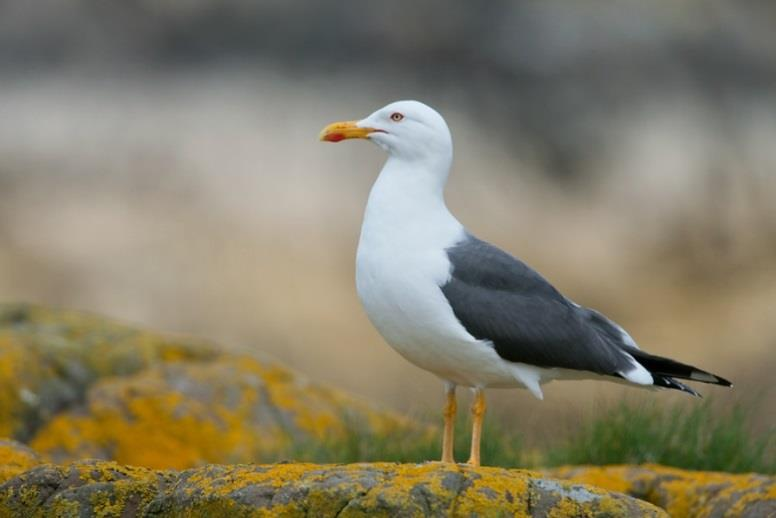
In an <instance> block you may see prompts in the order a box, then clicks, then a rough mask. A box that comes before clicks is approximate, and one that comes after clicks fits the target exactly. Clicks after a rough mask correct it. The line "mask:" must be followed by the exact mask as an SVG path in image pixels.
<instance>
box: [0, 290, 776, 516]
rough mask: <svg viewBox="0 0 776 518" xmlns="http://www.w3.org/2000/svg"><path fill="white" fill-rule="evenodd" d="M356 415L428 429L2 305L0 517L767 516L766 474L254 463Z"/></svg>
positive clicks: (321, 437)
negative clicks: (537, 470)
mask: <svg viewBox="0 0 776 518" xmlns="http://www.w3.org/2000/svg"><path fill="white" fill-rule="evenodd" d="M354 419H355V420H358V422H359V423H361V425H362V426H364V427H365V430H367V431H368V433H370V434H373V436H374V437H375V438H379V437H386V436H394V437H401V436H402V435H401V434H402V433H407V432H409V431H412V432H413V433H426V432H427V433H431V434H433V433H436V430H434V429H433V427H428V426H426V425H423V424H418V423H414V422H412V421H410V420H407V419H404V418H402V417H400V416H397V415H394V414H392V413H390V412H386V411H383V410H379V409H375V407H373V406H372V405H369V404H367V403H366V402H364V401H361V400H359V399H357V398H354V397H352V396H349V395H347V394H344V393H342V392H340V391H337V390H334V389H331V388H328V387H324V386H319V385H316V384H313V383H309V382H307V381H305V380H304V379H303V378H302V377H300V376H299V375H297V374H294V373H293V372H292V371H290V370H288V369H286V368H284V367H281V366H278V365H275V364H273V363H271V362H267V361H263V360H261V359H259V358H257V357H254V356H236V355H229V354H225V353H222V352H221V350H220V348H218V347H217V346H215V345H213V344H208V343H203V342H201V341H198V340H194V339H191V338H186V337H170V336H164V335H159V334H155V333H150V332H145V331H140V330H136V329H133V328H131V327H128V326H125V325H122V324H118V323H115V322H112V321H108V320H105V319H102V318H99V317H95V316H92V315H85V314H81V313H76V312H69V311H58V310H49V309H44V308H37V307H30V306H24V305H0V436H4V437H6V438H7V439H3V440H0V516H306V515H313V516H340V515H341V516H365V515H369V516H372V515H378V516H380V515H382V516H428V515H431V516H448V515H452V516H609V517H613V516H666V513H668V515H670V516H674V517H682V516H687V517H712V516H713V517H718V516H719V517H721V516H726V517H727V516H730V517H732V516H746V517H762V516H772V515H776V479H774V477H769V476H763V475H756V474H746V475H730V474H725V473H704V472H691V471H684V470H678V469H671V468H665V467H661V466H606V467H566V468H559V469H553V470H545V471H543V472H541V473H537V472H530V471H524V470H514V469H502V468H472V467H468V466H464V465H443V464H439V463H427V464H393V463H372V464H368V463H361V464H349V465H318V464H307V463H295V462H282V463H275V464H253V463H255V462H262V461H264V462H266V461H267V460H268V459H277V458H285V457H283V456H284V455H286V454H287V452H289V451H292V449H291V448H292V446H293V445H294V444H299V443H302V442H305V441H322V442H325V441H330V440H332V438H336V437H338V436H344V435H345V434H346V433H347V428H348V426H349V423H352V422H353V421H354ZM279 456H280V457H279ZM84 459H90V460H84Z"/></svg>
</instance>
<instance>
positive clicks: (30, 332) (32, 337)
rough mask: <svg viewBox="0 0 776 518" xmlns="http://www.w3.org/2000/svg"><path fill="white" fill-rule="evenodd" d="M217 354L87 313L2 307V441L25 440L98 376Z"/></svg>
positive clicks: (186, 341)
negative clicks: (10, 438) (4, 439)
mask: <svg viewBox="0 0 776 518" xmlns="http://www.w3.org/2000/svg"><path fill="white" fill-rule="evenodd" d="M216 355H217V349H216V348H215V346H213V345H210V344H207V343H205V342H201V341H197V340H192V339H183V338H177V337H170V336H164V335H161V334H157V333H152V332H147V331H140V330H136V329H133V328H131V327H128V326H125V325H123V324H119V323H116V322H113V321H111V320H108V319H104V318H99V317H96V316H93V315H89V314H85V313H78V312H73V311H63V310H52V309H45V308H40V307H35V306H28V305H22V304H0V436H6V437H9V436H10V437H14V438H16V439H18V440H21V441H26V440H28V439H29V438H30V437H32V436H33V435H34V434H35V432H36V431H37V429H38V428H39V427H40V426H41V425H42V424H43V423H45V422H47V421H48V420H49V419H50V418H51V417H52V416H53V415H55V414H56V413H57V412H60V411H62V410H63V409H67V408H70V407H72V406H74V405H76V404H79V403H80V402H82V401H83V399H84V397H85V394H86V391H87V389H88V388H89V387H90V386H91V384H92V383H94V382H95V381H96V380H98V379H100V378H104V377H108V376H126V375H130V374H133V373H136V372H138V371H141V370H143V369H145V368H147V367H149V366H152V365H156V364H158V363H160V362H165V361H183V360H199V361H205V360H208V359H211V358H214V357H215V356H216Z"/></svg>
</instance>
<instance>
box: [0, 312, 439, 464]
mask: <svg viewBox="0 0 776 518" xmlns="http://www.w3.org/2000/svg"><path fill="white" fill-rule="evenodd" d="M354 422H357V423H359V425H361V426H362V428H363V429H364V430H368V431H369V433H375V434H378V435H379V434H383V435H384V434H385V433H388V432H391V433H394V432H395V433H402V431H406V430H415V429H421V428H423V429H425V427H424V426H423V425H417V424H415V423H413V422H411V421H409V420H407V419H403V418H401V417H399V416H396V415H394V414H391V413H390V412H384V411H379V410H376V409H375V407H374V406H372V405H369V404H367V403H365V402H363V401H360V400H358V399H357V398H354V397H352V396H348V395H346V394H344V393H342V392H340V391H337V390H334V389H331V388H327V387H322V386H320V385H316V384H312V383H309V382H307V381H305V380H304V379H303V378H302V377H300V376H298V375H296V374H294V373H292V372H291V371H289V370H288V369H285V368H283V367H280V366H278V365H275V364H272V363H269V362H265V361H260V360H258V359H257V358H255V357H253V356H245V355H232V354H228V353H226V352H223V351H220V350H219V349H218V348H217V347H216V346H214V345H212V344H208V343H204V342H201V341H198V340H193V339H190V338H183V337H169V336H165V335H162V334H158V333H152V332H146V331H141V330H137V329H133V328H131V327H128V326H126V325H123V324H120V323H116V322H113V321H111V320H109V319H104V318H100V317H97V316H94V315H89V314H85V313H79V312H73V311H61V310H50V309H45V308H40V307H35V306H27V305H3V304H0V436H2V435H3V434H4V435H5V436H9V437H13V438H15V439H19V440H22V441H24V442H29V443H30V444H32V445H33V447H34V448H35V449H36V450H38V451H39V452H40V453H41V454H43V455H44V457H45V458H47V459H49V460H53V461H55V462H66V461H73V460H77V459H79V458H84V457H95V458H101V459H113V460H117V461H120V462H122V463H128V464H134V465H142V466H147V467H152V468H178V469H182V468H187V467H193V466H200V465H203V464H207V463H212V462H225V463H230V462H231V463H234V462H255V461H275V460H279V459H282V458H284V456H285V455H286V452H288V451H289V450H290V449H291V448H292V447H294V445H298V444H300V443H305V441H307V442H313V441H314V442H316V443H327V442H334V441H336V440H338V439H341V438H342V437H343V436H344V435H346V434H347V433H350V432H351V429H350V426H351V425H352V424H353V423H354Z"/></svg>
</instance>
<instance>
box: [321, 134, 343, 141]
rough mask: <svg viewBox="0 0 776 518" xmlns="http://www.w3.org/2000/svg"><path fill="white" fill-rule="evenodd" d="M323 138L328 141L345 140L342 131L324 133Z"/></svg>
mask: <svg viewBox="0 0 776 518" xmlns="http://www.w3.org/2000/svg"><path fill="white" fill-rule="evenodd" d="M325 140H327V141H329V142H339V141H340V140H345V135H343V134H342V133H330V134H328V135H326V138H325Z"/></svg>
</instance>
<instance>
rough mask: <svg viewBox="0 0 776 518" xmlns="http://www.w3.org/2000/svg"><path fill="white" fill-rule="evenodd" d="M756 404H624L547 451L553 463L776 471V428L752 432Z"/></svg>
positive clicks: (707, 402) (611, 409) (705, 402)
mask: <svg viewBox="0 0 776 518" xmlns="http://www.w3.org/2000/svg"><path fill="white" fill-rule="evenodd" d="M752 412H753V410H752V409H749V408H747V407H745V406H740V405H739V406H736V407H734V408H732V409H730V410H725V411H723V410H719V409H717V408H715V407H714V406H713V405H712V404H711V401H710V400H706V401H703V402H697V401H692V402H690V403H686V402H685V403H680V404H675V405H673V406H670V405H669V406H665V405H660V404H658V403H657V402H654V401H653V402H650V403H642V404H639V405H633V404H626V403H620V404H618V405H616V406H614V407H612V408H610V409H608V410H606V411H605V412H604V413H603V414H602V415H600V416H598V417H596V418H594V419H592V420H591V421H589V422H587V423H584V424H583V425H582V426H581V427H580V429H579V430H578V431H577V432H576V433H574V434H573V436H572V437H571V438H570V439H569V440H568V441H566V442H565V444H561V445H558V446H556V447H553V448H551V449H549V450H548V451H547V455H546V461H547V464H548V465H560V464H618V463H628V464H637V463H643V462H654V463H658V464H664V465H667V466H676V467H680V468H687V469H698V470H714V471H727V472H731V473H741V472H749V471H755V472H759V473H776V455H775V453H776V433H774V432H776V430H773V429H772V430H769V431H768V432H765V433H762V434H754V433H752V431H751V426H750V422H751V417H752Z"/></svg>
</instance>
